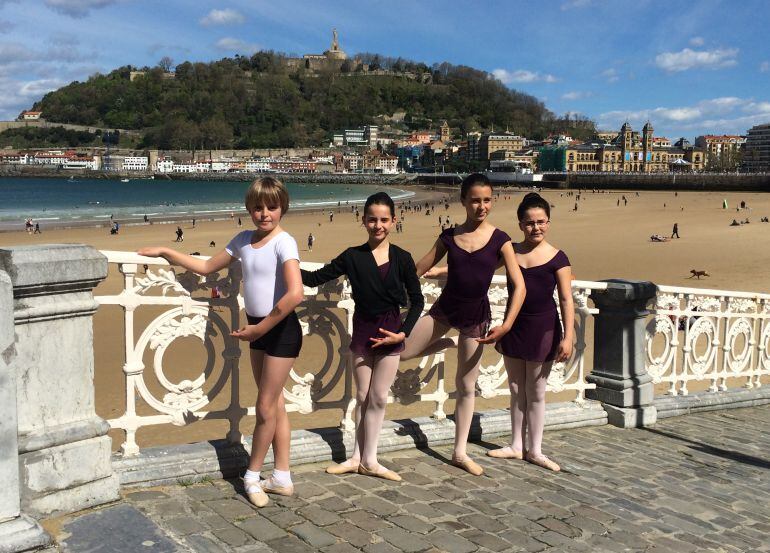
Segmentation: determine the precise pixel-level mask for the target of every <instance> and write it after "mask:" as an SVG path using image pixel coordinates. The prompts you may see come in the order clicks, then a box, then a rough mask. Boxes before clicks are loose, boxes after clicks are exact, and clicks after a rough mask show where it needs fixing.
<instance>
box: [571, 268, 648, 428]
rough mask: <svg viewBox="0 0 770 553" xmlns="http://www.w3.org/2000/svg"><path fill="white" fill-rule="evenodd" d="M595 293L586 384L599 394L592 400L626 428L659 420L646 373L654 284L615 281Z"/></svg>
mask: <svg viewBox="0 0 770 553" xmlns="http://www.w3.org/2000/svg"><path fill="white" fill-rule="evenodd" d="M605 282H607V289H606V290H594V291H593V292H592V293H591V300H593V302H594V306H595V307H596V308H597V309H598V310H599V313H598V314H596V315H595V316H594V367H593V370H592V371H591V374H590V375H588V376H587V377H586V380H588V381H589V382H592V383H594V384H596V389H593V390H586V396H587V397H588V398H590V399H596V400H598V401H601V402H602V403H603V406H604V409H605V411H607V415H608V421H609V423H610V424H614V425H615V426H621V427H624V428H630V427H641V426H649V425H651V424H654V423H655V421H656V420H657V412H656V410H655V407H654V406H653V405H652V400H653V397H654V395H655V393H654V388H653V383H652V378H651V377H650V376H649V375H648V374H647V371H646V370H645V367H644V360H645V340H646V336H645V319H646V317H647V315H648V314H649V311H648V310H647V304H648V303H649V301H650V300H651V299H652V298H654V297H655V293H656V287H655V285H654V284H653V283H652V282H640V281H629V280H620V279H611V280H607V281H605Z"/></svg>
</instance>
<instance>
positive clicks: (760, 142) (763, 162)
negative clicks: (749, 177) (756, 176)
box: [741, 123, 770, 173]
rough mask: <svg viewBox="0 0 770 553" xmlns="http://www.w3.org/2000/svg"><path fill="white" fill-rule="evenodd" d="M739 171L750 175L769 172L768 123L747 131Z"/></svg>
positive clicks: (769, 140)
mask: <svg viewBox="0 0 770 553" xmlns="http://www.w3.org/2000/svg"><path fill="white" fill-rule="evenodd" d="M741 170H742V171H746V172H750V173H758V172H762V173H766V172H770V123H765V124H763V125H756V126H754V127H751V128H750V129H749V132H748V133H747V136H746V146H745V151H744V153H743V160H742V162H741Z"/></svg>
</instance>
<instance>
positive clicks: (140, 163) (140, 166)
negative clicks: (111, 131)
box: [122, 156, 150, 171]
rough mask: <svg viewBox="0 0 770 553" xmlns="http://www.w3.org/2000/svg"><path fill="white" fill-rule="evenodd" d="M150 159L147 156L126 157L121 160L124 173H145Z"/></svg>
mask: <svg viewBox="0 0 770 553" xmlns="http://www.w3.org/2000/svg"><path fill="white" fill-rule="evenodd" d="M149 162H150V158H148V157H147V156H126V157H124V158H123V167H122V169H123V170H124V171H147V169H148V167H149Z"/></svg>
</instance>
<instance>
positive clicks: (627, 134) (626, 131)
mask: <svg viewBox="0 0 770 553" xmlns="http://www.w3.org/2000/svg"><path fill="white" fill-rule="evenodd" d="M631 137H632V131H631V125H629V124H628V121H626V122H625V123H623V126H622V127H620V157H621V159H622V160H623V170H624V171H628V170H629V169H630V168H631V167H630V162H631V157H632V155H633V153H632V152H631V146H632V145H633V143H632V138H631Z"/></svg>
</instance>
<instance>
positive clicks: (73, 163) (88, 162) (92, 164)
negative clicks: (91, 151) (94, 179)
mask: <svg viewBox="0 0 770 553" xmlns="http://www.w3.org/2000/svg"><path fill="white" fill-rule="evenodd" d="M100 165H101V163H100V162H99V156H82V157H73V158H71V159H68V160H67V163H65V164H64V168H65V169H88V170H91V171H95V170H97V169H99V167H100Z"/></svg>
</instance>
